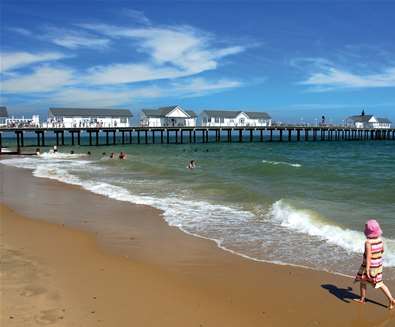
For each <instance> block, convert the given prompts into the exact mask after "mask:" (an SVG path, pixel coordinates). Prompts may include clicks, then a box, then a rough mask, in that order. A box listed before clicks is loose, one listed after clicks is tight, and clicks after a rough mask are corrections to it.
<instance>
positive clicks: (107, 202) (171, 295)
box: [0, 165, 395, 327]
mask: <svg viewBox="0 0 395 327" xmlns="http://www.w3.org/2000/svg"><path fill="white" fill-rule="evenodd" d="M0 181H1V196H0V202H1V203H2V205H1V207H0V210H1V211H0V212H1V215H0V216H1V252H2V253H1V257H2V259H1V318H0V324H1V326H41V325H54V326H353V327H354V326H355V327H357V326H358V327H364V326H380V327H390V326H394V324H395V311H394V312H390V311H389V310H388V309H387V308H386V305H387V303H386V299H385V298H384V296H383V295H382V294H381V293H380V292H379V291H373V290H372V289H369V294H368V297H369V299H370V301H369V302H368V303H367V304H366V305H358V304H356V303H352V298H355V297H356V294H358V285H353V281H352V279H351V278H347V277H344V276H339V275H334V274H331V273H326V272H319V271H313V270H308V269H303V268H297V267H291V266H280V265H274V264H270V263H262V262H255V261H252V260H248V259H245V258H242V257H240V256H237V255H234V254H232V253H229V252H226V251H224V250H221V249H219V248H218V247H217V246H216V244H215V243H214V242H212V241H208V240H205V239H201V238H196V237H193V236H190V235H187V234H185V233H183V232H181V231H180V230H178V229H177V228H175V227H169V226H168V225H167V224H166V223H165V222H164V220H163V219H162V217H161V212H160V211H159V210H156V209H153V208H150V207H146V206H141V205H133V204H130V203H127V202H120V201H116V200H111V199H108V198H105V197H102V196H100V195H96V194H93V193H90V192H87V191H84V190H82V189H81V188H79V187H75V186H70V185H65V184H62V183H59V182H55V181H51V180H48V179H42V178H35V177H33V176H31V172H30V171H28V170H21V169H17V168H11V167H5V166H4V165H0ZM115 222H116V223H122V224H123V226H124V229H123V230H122V231H119V230H114V229H112V228H111V226H112V224H114V223H115ZM356 268H357V267H356ZM389 286H390V288H391V289H392V290H393V292H395V285H394V284H393V283H391V284H389ZM351 287H352V289H351Z"/></svg>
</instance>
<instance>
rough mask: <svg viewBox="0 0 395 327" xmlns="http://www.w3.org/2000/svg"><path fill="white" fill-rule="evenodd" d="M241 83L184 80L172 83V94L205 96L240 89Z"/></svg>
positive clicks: (234, 81)
mask: <svg viewBox="0 0 395 327" xmlns="http://www.w3.org/2000/svg"><path fill="white" fill-rule="evenodd" d="M242 85H243V83H242V82H241V81H238V80H231V79H219V80H212V79H206V78H202V77H197V78H190V79H186V80H184V81H182V82H174V83H172V89H173V90H174V92H175V93H176V94H177V95H179V96H183V97H196V96H201V95H205V94H210V93H215V92H221V91H224V90H227V89H234V88H238V87H241V86H242Z"/></svg>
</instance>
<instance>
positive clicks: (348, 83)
mask: <svg viewBox="0 0 395 327" xmlns="http://www.w3.org/2000/svg"><path fill="white" fill-rule="evenodd" d="M300 84H304V85H309V86H317V87H319V88H318V89H316V90H317V91H326V90H332V89H340V88H380V87H395V67H390V68H387V69H385V70H384V71H381V72H378V73H375V74H357V73H351V72H349V71H345V70H341V69H338V68H335V67H326V68H324V69H323V70H322V71H319V72H315V73H313V74H311V75H310V76H309V77H308V78H307V79H306V80H305V81H303V82H301V83H300ZM313 90H314V89H313Z"/></svg>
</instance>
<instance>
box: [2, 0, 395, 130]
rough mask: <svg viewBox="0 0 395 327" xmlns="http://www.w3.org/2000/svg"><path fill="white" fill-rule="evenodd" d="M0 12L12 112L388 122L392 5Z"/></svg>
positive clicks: (86, 6) (168, 5)
mask: <svg viewBox="0 0 395 327" xmlns="http://www.w3.org/2000/svg"><path fill="white" fill-rule="evenodd" d="M0 15H1V23H0V24H1V25H0V44H1V49H0V64H1V72H0V78H1V81H0V82H1V85H0V105H5V106H7V108H8V111H9V114H11V115H18V116H20V115H31V114H32V113H39V114H40V115H41V116H42V117H43V118H44V117H46V115H47V112H48V108H49V107H88V108H128V109H130V110H131V111H132V112H133V113H134V114H135V115H137V116H138V113H139V112H140V110H141V109H142V108H156V107H160V106H168V105H175V104H178V105H180V106H182V107H183V108H185V109H187V110H194V111H196V112H197V113H199V112H201V111H203V110H205V109H211V110H215V109H222V110H233V109H235V110H246V111H266V112H268V113H269V114H270V115H271V116H272V117H273V119H274V120H276V121H281V122H314V121H315V120H316V119H319V117H321V116H322V115H325V116H326V118H327V121H328V122H333V123H341V122H342V121H343V120H344V119H345V118H346V117H347V116H349V115H354V114H359V113H360V112H361V111H362V109H364V110H365V112H366V113H367V114H374V115H376V116H378V117H388V118H390V119H391V120H392V121H394V122H395V42H394V40H395V1H374V2H373V1H372V2H367V1H356V0H350V1H340V0H339V1H319V0H317V1H297V0H293V1H277V2H274V1H253V0H250V1H225V0H223V1H218V0H217V1H194V0H191V1H164V0H162V1H159V0H157V1H149V0H147V1H117V0H115V1H104V0H102V1H94V0H86V1H81V0H79V1H74V0H68V1H67V0H60V1H44V0H35V1H29V0H24V1H21V0H12V1H11V0H3V1H2V2H1V5H0Z"/></svg>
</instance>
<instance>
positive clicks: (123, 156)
mask: <svg viewBox="0 0 395 327" xmlns="http://www.w3.org/2000/svg"><path fill="white" fill-rule="evenodd" d="M126 157H127V155H126V153H124V152H121V153H120V154H119V157H118V158H119V159H120V160H125V159H126Z"/></svg>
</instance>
